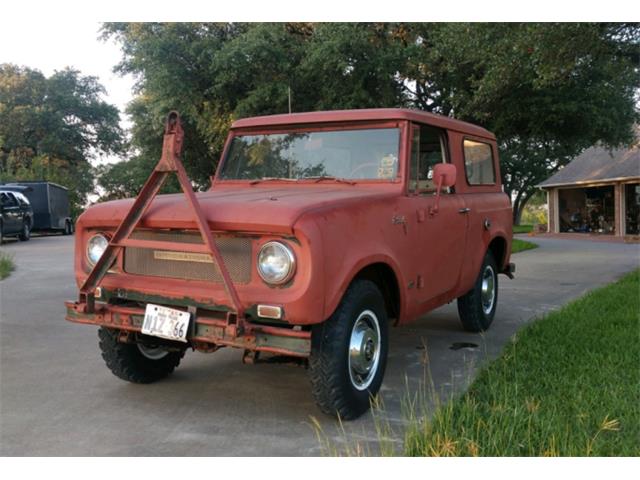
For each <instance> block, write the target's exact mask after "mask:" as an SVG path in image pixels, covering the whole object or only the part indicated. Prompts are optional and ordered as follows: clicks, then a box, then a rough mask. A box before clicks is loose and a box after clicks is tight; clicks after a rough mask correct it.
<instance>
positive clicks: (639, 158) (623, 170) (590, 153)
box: [538, 143, 640, 188]
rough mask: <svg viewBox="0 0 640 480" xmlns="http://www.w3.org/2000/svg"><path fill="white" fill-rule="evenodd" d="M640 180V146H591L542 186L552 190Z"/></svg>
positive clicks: (541, 184)
mask: <svg viewBox="0 0 640 480" xmlns="http://www.w3.org/2000/svg"><path fill="white" fill-rule="evenodd" d="M632 178H638V179H640V145H639V144H638V143H636V144H635V145H634V146H632V147H631V148H620V149H615V150H608V149H606V148H603V147H599V146H597V147H591V148H588V149H587V150H585V151H584V152H582V154H580V155H578V156H577V157H576V158H574V159H573V160H572V161H571V162H570V163H569V164H568V165H566V166H565V167H564V168H562V169H560V170H559V171H558V172H557V173H556V174H555V175H552V176H551V177H549V178H548V179H546V180H545V181H544V182H542V183H540V184H538V187H542V188H550V187H560V186H568V185H580V184H586V183H601V182H607V181H620V180H627V179H632Z"/></svg>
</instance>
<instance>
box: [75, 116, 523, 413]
mask: <svg viewBox="0 0 640 480" xmlns="http://www.w3.org/2000/svg"><path fill="white" fill-rule="evenodd" d="M182 138H183V131H182V128H181V125H180V119H179V116H178V115H177V113H175V112H173V113H171V114H170V115H169V117H168V119H167V125H166V130H165V137H164V144H163V153H162V158H161V159H160V161H159V163H158V165H157V166H156V168H155V170H154V171H153V173H152V174H151V176H150V178H149V180H147V183H146V184H145V186H144V187H143V189H142V191H141V192H140V195H139V196H138V197H137V198H136V199H135V201H134V200H119V201H112V202H106V203H101V204H98V205H95V206H93V207H91V208H89V209H88V210H87V211H86V212H85V213H84V214H83V215H82V216H81V217H80V218H79V219H78V222H77V235H76V255H75V273H76V277H77V282H78V286H79V288H80V295H79V300H78V301H76V302H67V312H68V313H67V317H66V318H67V320H70V321H73V322H79V323H87V324H92V325H98V326H100V329H99V332H98V334H99V339H100V342H99V345H100V349H101V351H102V356H103V358H104V360H105V362H106V364H107V367H109V369H110V370H111V371H112V372H113V373H114V374H115V375H116V376H118V377H120V378H121V379H124V380H127V381H130V382H136V383H148V382H153V381H156V380H159V379H161V378H163V377H166V376H167V375H169V374H170V373H171V372H172V371H173V370H174V369H175V368H176V367H177V366H178V364H179V363H180V360H181V358H182V357H183V356H184V353H185V351H186V349H187V348H191V349H194V350H199V351H202V352H213V351H215V350H217V349H219V348H221V347H226V346H228V347H236V348H240V349H243V350H244V357H243V358H244V359H245V361H248V362H251V361H254V360H255V359H256V358H257V356H258V355H259V354H261V353H266V354H279V355H288V356H297V357H302V358H304V359H308V367H309V376H310V379H311V390H312V392H313V395H314V397H315V399H316V402H317V403H318V405H319V407H320V408H321V409H322V410H323V411H324V412H326V413H329V414H334V415H335V414H337V415H340V416H341V417H342V418H344V419H352V418H355V417H358V416H359V415H361V414H362V413H363V412H365V411H366V410H367V409H368V407H369V402H370V397H371V396H372V395H375V394H376V393H377V392H378V390H379V388H380V385H381V383H382V379H383V375H384V371H385V364H386V360H387V350H388V346H389V327H390V326H392V325H403V324H406V323H408V322H410V321H412V320H414V319H416V318H417V317H419V316H420V315H422V314H424V313H425V312H428V311H430V310H433V309H434V308H436V307H438V306H440V305H443V304H445V303H448V302H451V301H452V300H454V299H457V302H458V312H459V316H460V320H461V321H462V326H463V327H464V328H465V329H466V330H469V331H472V332H480V331H483V330H486V329H487V328H489V325H490V324H491V322H492V320H493V318H494V315H495V312H496V305H497V302H498V274H500V273H502V274H506V275H508V276H510V277H511V276H512V273H513V271H514V266H513V264H511V263H509V257H510V252H511V227H512V223H511V207H510V202H509V198H508V197H507V195H506V194H505V193H503V192H502V187H501V184H500V165H499V163H498V152H497V149H496V139H495V137H494V135H493V134H491V133H490V132H488V131H486V130H484V129H482V128H480V127H477V126H474V125H470V124H468V123H464V122H460V121H456V120H453V119H450V118H446V117H442V116H437V115H432V114H429V113H424V112H419V111H412V110H403V109H374V110H349V111H333V112H315V113H299V114H288V115H274V116H266V117H256V118H247V119H243V120H238V121H236V122H235V123H233V125H232V126H231V130H230V133H229V138H228V140H227V142H226V146H225V148H224V153H223V155H222V159H221V161H220V164H219V166H218V169H217V172H216V174H215V176H214V177H213V178H212V185H211V189H210V190H209V191H207V192H202V193H196V194H194V192H193V190H192V187H191V183H190V182H189V180H188V178H187V175H186V173H185V170H184V168H183V166H182V163H181V161H180V152H181V147H182ZM173 173H175V174H176V175H177V177H178V180H179V182H180V185H181V186H182V189H183V193H180V194H171V195H157V193H158V191H159V189H160V187H161V185H162V183H163V182H164V180H165V179H166V177H167V176H168V175H171V174H173ZM156 195H157V196H156Z"/></svg>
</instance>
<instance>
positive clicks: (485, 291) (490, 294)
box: [481, 265, 496, 315]
mask: <svg viewBox="0 0 640 480" xmlns="http://www.w3.org/2000/svg"><path fill="white" fill-rule="evenodd" d="M481 297H482V311H483V312H484V313H485V315H489V314H490V313H491V310H493V304H494V303H495V300H496V274H495V272H494V271H493V268H492V267H491V266H490V265H487V266H486V267H485V268H484V271H483V272H482V294H481Z"/></svg>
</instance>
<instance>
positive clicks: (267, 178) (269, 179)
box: [249, 177, 297, 185]
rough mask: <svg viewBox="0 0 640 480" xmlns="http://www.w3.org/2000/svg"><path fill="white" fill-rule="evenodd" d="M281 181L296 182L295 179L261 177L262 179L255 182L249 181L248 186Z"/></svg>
mask: <svg viewBox="0 0 640 480" xmlns="http://www.w3.org/2000/svg"><path fill="white" fill-rule="evenodd" d="M275 180H278V181H281V182H296V181H297V180H296V179H295V178H284V177H262V178H257V179H255V180H251V181H250V182H249V185H255V184H256V183H260V182H272V181H275Z"/></svg>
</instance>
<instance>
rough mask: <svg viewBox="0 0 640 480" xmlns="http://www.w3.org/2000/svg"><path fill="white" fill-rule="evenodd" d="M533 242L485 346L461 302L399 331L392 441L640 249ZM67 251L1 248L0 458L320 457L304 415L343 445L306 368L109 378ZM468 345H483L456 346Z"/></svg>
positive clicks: (363, 425)
mask: <svg viewBox="0 0 640 480" xmlns="http://www.w3.org/2000/svg"><path fill="white" fill-rule="evenodd" d="M533 241H534V242H537V243H539V244H540V248H538V249H536V250H531V251H527V252H523V253H519V254H517V255H515V256H514V257H513V259H514V261H515V262H516V264H517V276H516V279H515V280H513V281H510V280H508V279H507V278H506V277H502V276H501V277H500V281H501V283H500V298H499V307H498V311H497V315H496V319H495V321H494V325H493V327H492V329H491V330H490V331H489V332H487V333H486V334H485V335H484V336H481V335H475V334H470V333H465V332H464V331H462V329H461V327H460V324H459V321H458V318H457V312H456V308H455V303H454V304H451V305H448V306H446V307H443V308H441V309H439V310H437V311H435V312H432V313H431V314H429V315H427V316H425V317H424V318H421V319H420V320H418V321H417V322H416V323H414V324H412V325H411V326H409V327H401V328H397V329H394V330H392V335H391V348H390V358H389V363H388V367H387V373H386V376H385V381H384V384H383V387H382V394H383V395H382V398H383V400H384V404H385V409H386V413H385V416H386V418H387V419H388V421H389V424H390V425H391V426H392V427H393V428H394V430H397V431H400V430H401V427H402V415H401V408H400V405H401V400H402V398H403V397H404V396H405V395H406V394H407V392H408V391H409V392H415V390H416V389H417V388H418V384H419V382H420V381H421V379H423V378H424V375H425V371H427V370H429V371H430V372H431V375H432V377H433V381H434V384H435V387H436V389H437V390H438V391H440V392H442V394H444V395H448V394H451V393H452V392H460V391H461V390H462V389H464V388H465V387H466V385H467V384H468V382H469V381H470V380H471V379H472V377H473V373H474V371H475V369H476V367H477V365H478V364H479V363H480V362H482V361H485V360H487V359H489V358H493V357H494V356H495V355H497V354H498V353H499V352H500V351H501V349H502V347H503V346H504V344H505V343H506V342H507V341H508V340H509V338H510V337H511V336H512V335H513V333H514V332H516V331H517V330H518V329H519V328H520V327H522V326H523V325H525V324H526V323H527V322H529V321H531V320H532V319H533V318H534V317H535V316H537V315H540V314H543V313H545V312H547V311H550V310H553V309H556V308H558V307H560V306H561V305H563V304H565V303H566V302H568V301H569V300H571V299H573V298H575V297H577V296H579V295H581V294H582V293H584V292H585V291H587V290H590V289H592V288H595V287H597V286H599V285H602V284H605V283H608V282H611V281H613V280H615V279H617V278H618V277H620V276H621V275H622V274H623V273H625V272H627V271H630V270H632V269H634V268H637V267H638V266H639V254H640V246H638V245H626V244H619V243H594V242H589V241H583V240H559V239H553V238H539V239H533ZM72 249H73V241H72V239H71V238H69V237H39V238H38V237H36V238H33V239H32V240H31V241H29V242H26V243H23V242H10V243H9V244H7V245H4V246H3V247H2V250H3V251H6V252H8V253H10V254H12V255H13V256H14V258H15V261H16V264H17V269H16V271H15V272H14V273H13V274H12V275H11V277H10V278H8V279H6V280H3V281H0V455H150V456H154V455H177V456H180V455H189V456H191V455H321V454H323V447H322V446H321V445H320V443H319V442H318V440H317V438H316V432H315V431H314V429H313V427H312V424H311V420H310V416H315V417H316V418H317V419H318V420H319V421H320V422H321V424H322V429H323V431H324V434H325V435H326V436H327V438H328V439H330V440H331V441H332V442H335V443H336V444H337V446H338V448H340V443H341V442H342V441H343V437H344V435H343V433H341V431H340V429H339V427H338V425H337V423H336V422H335V421H334V420H333V419H331V418H328V417H325V416H324V415H322V414H321V413H320V412H319V411H318V410H317V408H316V407H315V405H314V403H313V399H312V397H311V393H310V387H309V383H308V380H307V375H306V371H305V369H304V368H302V367H299V366H293V365H288V364H258V365H253V366H247V365H243V364H242V363H241V362H240V359H241V352H240V351H236V350H230V349H226V350H222V351H219V352H217V353H215V354H210V355H206V354H200V353H188V354H187V356H186V357H185V359H184V361H183V363H182V365H181V366H180V367H179V368H178V370H176V372H175V373H174V375H173V376H171V377H170V378H169V379H167V380H165V381H162V382H160V383H157V384H153V385H147V386H144V385H132V384H128V383H125V382H122V381H121V380H119V379H117V378H116V377H114V376H113V375H112V374H111V373H110V372H109V371H108V370H107V368H106V367H105V366H104V364H103V362H102V359H101V357H100V354H99V352H98V346H97V335H96V329H95V328H94V327H89V326H84V325H74V324H70V323H68V322H65V321H64V306H63V301H64V300H65V299H71V298H75V296H76V293H77V292H76V288H75V283H74V280H73V276H72ZM462 342H464V343H468V344H476V345H478V347H477V348H468V347H467V348H458V349H452V348H451V347H452V346H453V347H454V348H455V347H456V345H455V344H457V343H462ZM424 345H426V348H427V350H426V351H425V349H424ZM457 346H460V345H457ZM427 356H428V361H427V364H428V365H425V358H427ZM345 430H346V431H347V435H348V436H349V437H350V438H351V439H355V440H357V441H361V442H363V443H368V442H370V441H371V440H372V439H373V438H374V437H373V435H372V432H373V430H374V427H373V421H372V417H371V415H370V414H367V415H365V416H364V417H363V418H361V419H359V420H357V421H355V422H351V423H349V424H347V425H346V426H345ZM355 440H350V441H355ZM398 442H399V440H398ZM374 448H375V447H374Z"/></svg>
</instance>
